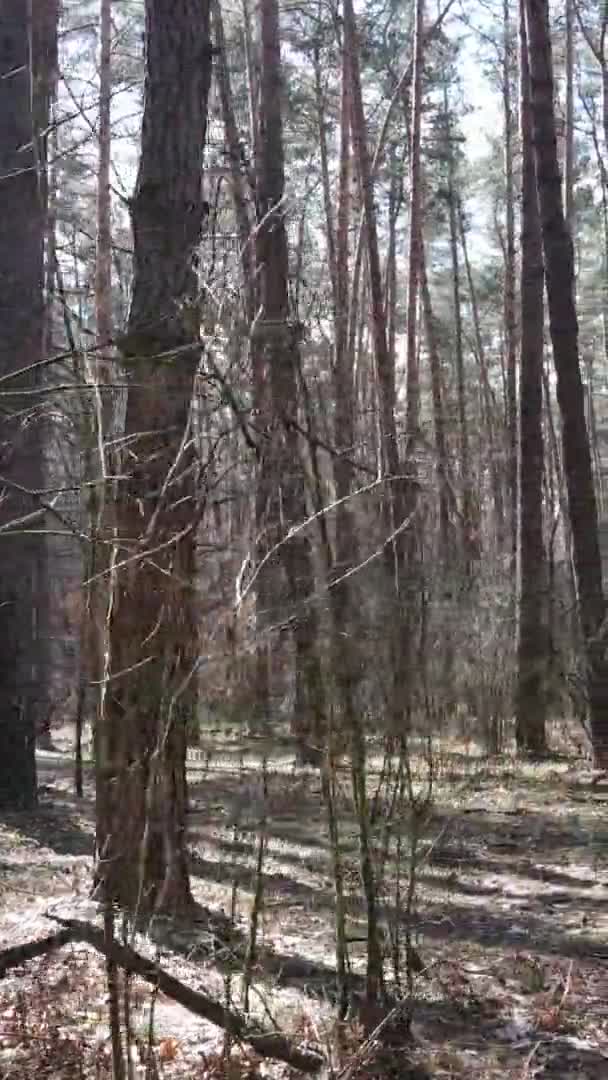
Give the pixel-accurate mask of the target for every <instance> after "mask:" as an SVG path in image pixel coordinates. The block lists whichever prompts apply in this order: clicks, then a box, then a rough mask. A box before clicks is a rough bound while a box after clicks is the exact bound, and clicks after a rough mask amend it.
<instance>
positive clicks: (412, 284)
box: [406, 0, 424, 444]
mask: <svg viewBox="0 0 608 1080" xmlns="http://www.w3.org/2000/svg"><path fill="white" fill-rule="evenodd" d="M423 67H424V0H416V6H415V13H414V71H413V76H412V121H411V125H410V220H409V260H408V282H407V331H406V333H407V337H406V342H407V352H406V364H407V414H406V429H407V434H408V441H409V442H411V443H412V444H413V441H414V440H415V438H416V435H417V433H418V424H419V413H420V378H419V373H418V334H417V328H418V292H419V289H418V286H419V284H420V262H421V258H420V256H421V251H420V248H421V245H422V229H421V217H422V165H421V150H420V139H421V130H422V73H423Z"/></svg>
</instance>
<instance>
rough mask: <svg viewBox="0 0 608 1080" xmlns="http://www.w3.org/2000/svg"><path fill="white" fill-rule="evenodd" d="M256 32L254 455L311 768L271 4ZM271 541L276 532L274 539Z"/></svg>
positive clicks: (315, 698)
mask: <svg viewBox="0 0 608 1080" xmlns="http://www.w3.org/2000/svg"><path fill="white" fill-rule="evenodd" d="M261 27H262V63H261V86H260V118H259V130H260V160H259V168H258V177H257V190H256V202H257V211H258V228H257V237H256V239H257V245H256V253H257V263H258V272H259V275H260V282H261V298H260V299H261V303H260V316H259V318H258V319H256V326H255V327H254V330H253V336H254V342H259V345H260V348H261V353H262V362H263V366H264V371H265V373H266V380H267V382H269V384H270V391H271V402H270V409H271V426H270V430H269V432H268V438H267V439H266V440H265V441H264V447H263V449H262V451H261V452H262V455H263V459H266V461H267V462H268V473H267V477H268V484H269V488H268V498H269V499H270V500H272V503H274V504H275V506H276V511H274V510H273V511H271V519H270V524H271V526H272V529H271V530H270V531H269V543H272V538H273V530H276V528H277V527H278V525H279V522H280V523H281V532H282V534H283V535H282V537H281V538H280V546H279V549H278V552H279V553H278V558H279V559H280V561H281V564H282V567H283V570H284V572H285V577H286V579H287V590H288V597H289V610H288V611H287V613H284V614H283V618H285V617H286V618H287V620H288V621H289V622H291V624H292V626H293V636H294V643H295V653H296V657H295V664H296V669H295V702H294V712H293V731H294V734H295V736H296V741H297V744H298V751H299V756H300V759H301V760H302V761H303V762H310V763H311V764H318V763H319V762H320V761H321V757H322V746H323V742H324V726H325V718H324V702H323V686H322V673H321V665H320V659H319V654H318V642H319V621H318V614H317V610H316V607H315V605H314V601H313V594H314V589H315V580H314V568H313V562H312V553H311V550H310V538H309V536H308V534H307V533H306V531H305V530H302V529H299V530H297V526H300V525H301V524H302V523H303V522H304V521H305V519H306V517H307V509H306V493H305V488H304V475H303V469H302V464H301V460H300V458H301V455H300V448H299V436H298V433H297V429H296V427H295V426H294V424H293V423H292V419H295V418H296V411H297V397H298V395H297V371H298V366H299V347H298V346H299V338H298V327H297V325H295V324H293V323H292V322H291V321H290V312H289V292H288V278H289V259H288V248H287V230H286V227H285V206H284V189H285V163H284V152H283V124H282V107H281V104H282V95H283V77H282V69H281V50H280V36H279V11H278V3H277V0H263V2H262V5H261ZM292 528H293V529H296V530H297V531H295V532H294V534H293V536H292V537H291V538H290V539H287V536H286V533H287V532H288V531H289V530H290V529H292ZM278 539H279V538H278V537H277V536H276V535H275V537H274V540H275V542H276V541H277V540H278Z"/></svg>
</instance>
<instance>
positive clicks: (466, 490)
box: [443, 83, 479, 573]
mask: <svg viewBox="0 0 608 1080" xmlns="http://www.w3.org/2000/svg"><path fill="white" fill-rule="evenodd" d="M443 109H444V125H445V143H446V148H445V153H446V160H447V198H448V222H449V232H450V256H451V262H452V303H453V315H454V352H455V363H456V395H457V405H458V434H459V441H460V476H461V483H462V532H463V535H462V546H463V555H464V559H465V563H466V566H467V572H468V573H470V572H471V569H472V563H473V561H474V560H475V559H477V558H478V557H479V538H478V522H477V520H476V518H477V515H476V514H475V513H474V508H473V485H472V477H471V454H470V446H469V422H468V416H467V392H466V391H467V388H466V376H465V369H464V339H463V331H462V299H461V288H460V258H459V254H458V202H459V200H458V192H457V190H456V169H455V163H454V149H453V146H452V125H451V121H450V102H449V98H448V87H447V83H444V87H443Z"/></svg>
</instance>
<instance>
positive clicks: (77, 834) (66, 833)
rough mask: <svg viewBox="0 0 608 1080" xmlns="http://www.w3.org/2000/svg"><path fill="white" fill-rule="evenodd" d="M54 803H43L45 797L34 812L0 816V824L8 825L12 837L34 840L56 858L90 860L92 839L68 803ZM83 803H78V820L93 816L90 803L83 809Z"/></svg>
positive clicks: (92, 846)
mask: <svg viewBox="0 0 608 1080" xmlns="http://www.w3.org/2000/svg"><path fill="white" fill-rule="evenodd" d="M63 802H64V800H63V799H61V798H59V799H53V801H52V803H51V802H50V801H49V802H46V798H45V793H42V799H41V801H40V804H39V806H38V807H37V808H36V810H31V811H20V812H19V813H12V812H11V813H6V812H5V813H1V814H0V823H2V824H4V825H8V826H9V827H10V828H11V829H12V830H13V831H14V832H15V833H17V834H20V835H22V836H23V837H24V838H27V839H29V840H34V841H35V842H36V844H38V845H40V847H41V848H49V849H50V850H51V851H54V852H55V853H56V854H57V855H66V856H85V855H88V856H92V855H93V850H94V836H93V833H92V830H91V831H89V830H88V829H87V828H86V827H84V826H83V825H82V822H81V821H79V820H76V817H75V811H74V808H73V807H72V806H71V800H69V801H66V802H65V804H64V805H63V806H61V805H59V806H58V803H63ZM83 802H84V800H79V801H78V802H77V803H76V807H77V809H78V811H79V814H78V817H80V818H82V816H83V815H84V814H85V813H86V812H87V810H88V811H89V812H92V804H91V803H90V801H89V800H87V803H86V804H85V805H83Z"/></svg>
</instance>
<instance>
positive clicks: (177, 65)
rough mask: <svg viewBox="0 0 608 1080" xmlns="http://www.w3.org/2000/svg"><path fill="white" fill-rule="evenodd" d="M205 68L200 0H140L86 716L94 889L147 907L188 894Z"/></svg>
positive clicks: (164, 906) (167, 904)
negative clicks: (116, 442) (129, 282)
mask: <svg viewBox="0 0 608 1080" xmlns="http://www.w3.org/2000/svg"><path fill="white" fill-rule="evenodd" d="M194 27H196V33H193V28H194ZM210 80H211V47H210V40H209V0H181V2H180V3H179V4H176V3H175V0H147V2H146V77H145V98H144V116H143V127H142V146H141V158H140V164H139V171H138V177H137V184H136V189H135V195H134V198H133V200H132V204H131V210H132V223H133V238H134V278H133V293H132V303H131V310H130V312H129V320H128V328H127V333H126V335H125V337H124V339H123V340H122V342H121V351H122V354H123V359H124V363H125V367H126V368H127V371H128V375H129V381H130V385H129V390H128V400H127V412H126V422H125V433H126V440H127V449H126V451H125V454H124V459H123V463H122V469H121V472H122V474H123V477H125V478H124V479H122V481H121V486H120V490H119V492H118V496H117V498H116V500H115V505H114V507H113V517H114V523H115V529H116V537H117V539H116V546H115V552H114V557H113V566H112V568H111V580H112V583H113V591H112V600H111V606H110V611H109V664H108V666H107V668H106V672H105V687H104V690H105V692H104V694H103V695H102V706H101V708H100V712H99V715H98V718H97V725H96V766H97V791H98V799H97V806H98V810H97V853H98V862H97V871H96V872H97V885H98V891H99V893H101V894H102V895H104V897H105V898H106V899H109V900H112V901H114V902H115V903H117V904H118V905H120V906H121V907H124V908H127V909H130V910H131V911H138V912H139V913H141V914H149V913H151V912H152V911H158V910H163V911H169V912H174V911H176V910H180V909H187V908H188V907H189V905H190V902H191V897H190V889H189V882H188V870H187V859H186V848H185V817H186V775H185V749H186V727H187V724H188V722H189V721H190V720H191V719H192V716H193V712H194V710H195V708H196V694H195V684H196V679H195V670H196V663H197V656H198V647H197V641H198V610H197V603H196V582H195V572H196V559H195V533H196V528H197V524H198V515H199V498H200V492H199V478H198V471H199V470H198V462H197V459H196V456H195V452H194V440H193V433H192V416H191V402H192V394H193V386H194V381H195V378H196V376H197V370H198V365H199V359H200V347H199V325H200V315H199V312H198V307H197V279H196V273H195V270H194V268H193V256H194V253H195V249H196V248H197V245H198V242H199V239H200V235H201V227H202V220H203V205H202V188H201V171H202V163H203V148H204V143H205V132H206V127H207V100H208V94H209V85H210ZM125 474H126V475H125Z"/></svg>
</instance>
